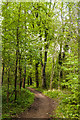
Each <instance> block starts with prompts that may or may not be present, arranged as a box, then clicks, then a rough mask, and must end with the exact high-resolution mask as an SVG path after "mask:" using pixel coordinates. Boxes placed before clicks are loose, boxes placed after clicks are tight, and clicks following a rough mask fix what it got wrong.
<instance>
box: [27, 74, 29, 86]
mask: <svg viewBox="0 0 80 120" xmlns="http://www.w3.org/2000/svg"><path fill="white" fill-rule="evenodd" d="M27 84H28V85H29V76H28V82H27Z"/></svg>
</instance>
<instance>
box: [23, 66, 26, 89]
mask: <svg viewBox="0 0 80 120" xmlns="http://www.w3.org/2000/svg"><path fill="white" fill-rule="evenodd" d="M25 81H26V65H25V69H24V79H23V88H25Z"/></svg>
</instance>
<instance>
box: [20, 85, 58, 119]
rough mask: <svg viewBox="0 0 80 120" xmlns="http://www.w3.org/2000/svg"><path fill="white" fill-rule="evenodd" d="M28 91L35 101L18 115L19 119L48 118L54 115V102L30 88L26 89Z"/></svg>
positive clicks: (55, 104)
mask: <svg viewBox="0 0 80 120" xmlns="http://www.w3.org/2000/svg"><path fill="white" fill-rule="evenodd" d="M28 89H29V90H30V91H31V92H33V93H34V94H35V101H34V103H33V104H32V105H31V107H30V108H29V109H28V110H25V111H24V112H23V113H22V114H21V115H19V117H20V118H50V115H54V114H55V113H54V110H55V109H56V107H57V102H56V101H54V100H52V99H50V98H48V97H46V96H45V95H43V94H42V93H40V92H38V91H36V90H34V89H32V88H29V87H28Z"/></svg>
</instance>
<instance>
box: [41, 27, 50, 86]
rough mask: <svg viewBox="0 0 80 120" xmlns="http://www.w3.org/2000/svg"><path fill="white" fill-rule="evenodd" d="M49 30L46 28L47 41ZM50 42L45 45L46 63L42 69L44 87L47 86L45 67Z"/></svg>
mask: <svg viewBox="0 0 80 120" xmlns="http://www.w3.org/2000/svg"><path fill="white" fill-rule="evenodd" d="M47 31H48V29H46V30H45V42H46V41H47V34H48V33H47ZM48 47H49V44H48V43H47V44H46V45H45V54H44V65H43V70H42V76H43V78H42V87H43V88H46V73H45V69H46V63H47V50H48Z"/></svg>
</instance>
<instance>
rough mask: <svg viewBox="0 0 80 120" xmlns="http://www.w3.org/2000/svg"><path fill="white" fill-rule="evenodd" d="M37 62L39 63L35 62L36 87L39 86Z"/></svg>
mask: <svg viewBox="0 0 80 120" xmlns="http://www.w3.org/2000/svg"><path fill="white" fill-rule="evenodd" d="M38 64H39V63H36V87H37V88H38V87H39V79H38Z"/></svg>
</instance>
